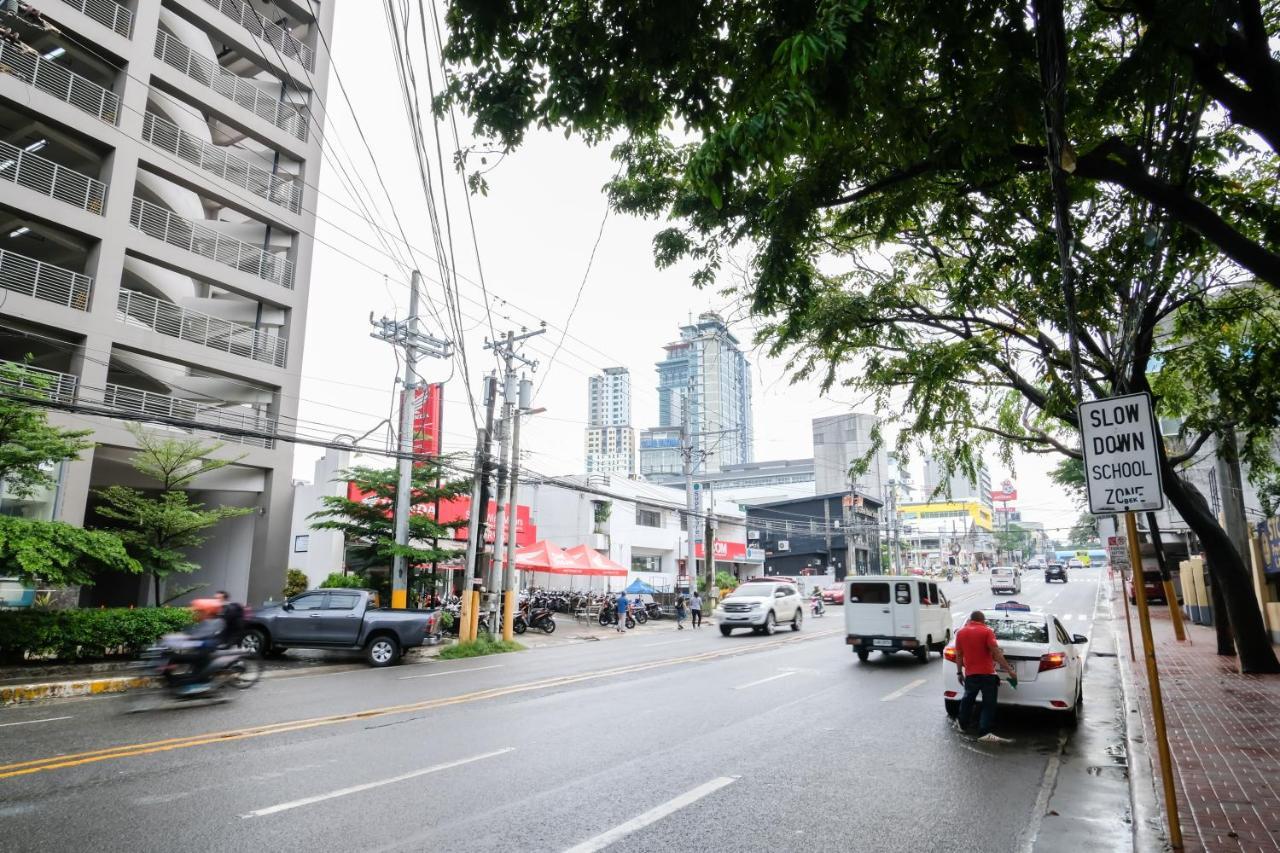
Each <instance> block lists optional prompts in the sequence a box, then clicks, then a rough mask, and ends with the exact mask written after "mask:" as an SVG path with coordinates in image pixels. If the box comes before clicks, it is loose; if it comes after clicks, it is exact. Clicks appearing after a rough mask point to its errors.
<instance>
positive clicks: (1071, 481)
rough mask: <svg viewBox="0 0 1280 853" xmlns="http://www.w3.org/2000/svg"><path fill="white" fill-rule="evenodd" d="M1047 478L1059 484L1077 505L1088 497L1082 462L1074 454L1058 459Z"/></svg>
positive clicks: (1081, 503)
mask: <svg viewBox="0 0 1280 853" xmlns="http://www.w3.org/2000/svg"><path fill="white" fill-rule="evenodd" d="M1049 479H1050V480H1052V481H1053V482H1054V483H1055V484H1056V485H1058V486H1061V487H1062V490H1063V491H1064V492H1066V493H1067V496H1068V497H1070V498H1071V499H1072V500H1073V501H1075V502H1076V504H1077V505H1083V504H1084V502H1085V501H1086V500H1087V499H1088V494H1087V493H1086V489H1085V481H1084V462H1083V461H1081V460H1080V459H1077V458H1076V457H1074V456H1068V457H1066V458H1064V459H1061V460H1059V462H1058V464H1057V465H1056V466H1055V467H1054V469H1053V470H1052V471H1050V472H1049Z"/></svg>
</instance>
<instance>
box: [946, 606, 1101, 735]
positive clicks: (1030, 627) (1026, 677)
mask: <svg viewBox="0 0 1280 853" xmlns="http://www.w3.org/2000/svg"><path fill="white" fill-rule="evenodd" d="M982 612H983V615H984V616H986V618H987V625H988V626H990V628H991V630H993V631H995V634H996V639H997V640H999V641H1000V648H1001V650H1002V651H1003V652H1004V656H1005V657H1006V658H1008V660H1009V663H1011V664H1013V667H1014V669H1015V670H1017V673H1018V687H1017V689H1010V688H1009V687H1008V686H1007V685H1006V686H1003V687H1002V688H1001V689H1000V691H999V692H998V693H997V694H996V704H997V705H1011V706H1018V707H1026V708H1043V709H1046V710H1050V711H1058V712H1061V713H1062V714H1064V715H1065V716H1066V719H1067V722H1068V723H1070V724H1074V723H1075V722H1076V720H1077V719H1078V718H1079V714H1080V706H1081V705H1082V704H1083V702H1084V659H1085V654H1086V650H1085V644H1086V643H1088V642H1089V638H1088V637H1085V636H1083V635H1081V634H1074V635H1073V634H1069V633H1068V632H1067V629H1066V628H1064V627H1062V623H1061V622H1060V621H1058V617H1057V616H1054V615H1053V614H1050V613H1045V612H1043V611H1038V610H1032V609H1031V608H1030V607H1029V606H1028V605H1025V604H1018V603H1017V602H1014V601H1009V602H1006V603H1005V604H1001V605H998V606H997V607H996V608H994V609H992V610H984V611H982ZM942 654H943V657H945V658H946V659H947V660H949V661H954V660H955V659H956V650H955V646H953V645H950V644H948V645H947V647H946V649H945V650H944V651H943V653H942ZM1001 679H1002V680H1007V679H1006V676H1004V675H1003V674H1002V675H1001ZM963 695H964V693H963V691H962V690H961V688H960V685H959V684H958V683H957V680H956V673H955V669H953V668H952V667H944V671H943V675H942V701H943V705H944V706H945V707H946V710H947V715H948V716H951V717H955V716H956V715H957V714H958V713H959V711H960V699H961V698H962V697H963ZM978 701H979V702H981V697H979V700H978Z"/></svg>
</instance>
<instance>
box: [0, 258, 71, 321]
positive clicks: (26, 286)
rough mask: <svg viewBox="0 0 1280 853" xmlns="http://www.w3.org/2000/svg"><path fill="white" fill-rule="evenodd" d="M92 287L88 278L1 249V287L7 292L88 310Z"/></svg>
mask: <svg viewBox="0 0 1280 853" xmlns="http://www.w3.org/2000/svg"><path fill="white" fill-rule="evenodd" d="M92 286H93V279H91V278H89V276H87V275H81V274H80V273H78V272H72V271H71V270H66V269H63V268H62V267H55V266H54V265H53V264H46V263H45V262H44V261H37V260H36V259H35V258H28V257H27V256H26V255H19V254H17V253H16V252H9V251H6V250H4V249H0V288H4V289H5V290H7V291H10V292H13V293H21V294H23V295H24V296H32V297H34V298H36V299H42V300H44V301H45V302H53V303H54V304H57V305H65V306H66V307H68V308H74V309H76V310H77V311H87V310H89V290H90V288H92Z"/></svg>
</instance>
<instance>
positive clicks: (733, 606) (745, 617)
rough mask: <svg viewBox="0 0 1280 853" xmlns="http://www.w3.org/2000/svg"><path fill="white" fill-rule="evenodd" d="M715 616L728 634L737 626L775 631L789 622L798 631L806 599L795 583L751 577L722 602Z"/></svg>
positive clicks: (760, 631)
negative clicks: (752, 578) (753, 578)
mask: <svg viewBox="0 0 1280 853" xmlns="http://www.w3.org/2000/svg"><path fill="white" fill-rule="evenodd" d="M715 619H716V624H717V625H718V626H719V627H720V633H721V634H724V635H725V636H726V637H727V636H729V635H730V634H732V633H733V629H734V628H750V629H752V630H753V631H755V632H756V633H762V634H772V633H773V632H774V630H775V629H776V628H777V626H778V625H784V624H787V623H790V624H791V630H792V631H799V630H800V625H801V623H803V622H804V599H803V598H801V597H800V591H799V590H798V589H796V585H795V584H793V583H779V582H775V581H767V580H762V579H757V580H750V581H747V582H746V583H744V584H743V585H742V586H740V587H738V588H737V589H735V590H734V591H733V592H731V593H729V595H728V596H727V597H726V598H725V599H724V600H723V601H721V602H720V606H719V607H717V608H716V612H715Z"/></svg>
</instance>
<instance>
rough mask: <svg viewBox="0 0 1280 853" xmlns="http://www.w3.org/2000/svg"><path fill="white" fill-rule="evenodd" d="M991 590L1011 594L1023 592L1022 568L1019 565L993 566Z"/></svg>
mask: <svg viewBox="0 0 1280 853" xmlns="http://www.w3.org/2000/svg"><path fill="white" fill-rule="evenodd" d="M991 591H992V592H1007V593H1009V594H1011V595H1016V594H1017V593H1020V592H1022V570H1021V569H1019V568H1018V567H1017V566H992V567H991Z"/></svg>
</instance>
